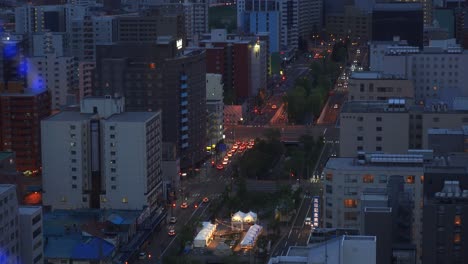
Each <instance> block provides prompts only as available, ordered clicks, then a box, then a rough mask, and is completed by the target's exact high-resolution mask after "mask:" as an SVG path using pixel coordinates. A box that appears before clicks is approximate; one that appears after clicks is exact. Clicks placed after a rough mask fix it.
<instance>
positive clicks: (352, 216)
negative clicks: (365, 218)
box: [344, 212, 358, 221]
mask: <svg viewBox="0 0 468 264" xmlns="http://www.w3.org/2000/svg"><path fill="white" fill-rule="evenodd" d="M357 218H358V212H344V220H345V221H356V220H357Z"/></svg>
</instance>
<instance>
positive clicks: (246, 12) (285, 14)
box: [237, 0, 308, 53]
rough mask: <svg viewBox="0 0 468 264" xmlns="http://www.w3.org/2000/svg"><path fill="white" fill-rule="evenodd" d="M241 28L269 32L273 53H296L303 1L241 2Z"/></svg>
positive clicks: (270, 0)
mask: <svg viewBox="0 0 468 264" xmlns="http://www.w3.org/2000/svg"><path fill="white" fill-rule="evenodd" d="M306 23H307V22H305V21H304V26H303V27H302V29H304V28H305V27H306V26H308V25H307V24H306ZM237 27H238V28H239V29H241V30H242V31H243V32H246V33H251V34H257V33H260V32H269V33H270V53H272V52H278V51H282V52H290V51H294V50H296V49H297V48H298V46H299V30H300V29H299V27H300V25H299V0H262V1H255V0H240V1H238V3H237ZM276 43H278V47H277V46H276Z"/></svg>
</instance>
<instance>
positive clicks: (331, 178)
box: [325, 173, 333, 181]
mask: <svg viewBox="0 0 468 264" xmlns="http://www.w3.org/2000/svg"><path fill="white" fill-rule="evenodd" d="M325 177H326V179H327V181H333V174H331V173H327V175H326V176H325Z"/></svg>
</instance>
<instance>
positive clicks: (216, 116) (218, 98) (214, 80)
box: [206, 73, 224, 151]
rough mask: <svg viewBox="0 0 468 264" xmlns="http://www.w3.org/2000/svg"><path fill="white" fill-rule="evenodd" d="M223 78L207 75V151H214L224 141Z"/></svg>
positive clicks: (217, 75) (212, 74) (219, 75)
mask: <svg viewBox="0 0 468 264" xmlns="http://www.w3.org/2000/svg"><path fill="white" fill-rule="evenodd" d="M222 78H223V76H222V75H221V74H214V73H207V74H206V109H207V111H208V117H207V121H208V124H207V129H208V142H207V150H209V151H211V150H214V148H215V147H216V144H217V143H219V142H220V141H221V140H223V135H224V103H223V99H224V96H223V79H222Z"/></svg>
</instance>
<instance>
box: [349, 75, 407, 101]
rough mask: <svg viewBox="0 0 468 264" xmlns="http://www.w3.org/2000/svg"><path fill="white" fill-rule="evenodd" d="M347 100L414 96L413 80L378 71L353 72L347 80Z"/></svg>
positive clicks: (383, 99) (380, 99)
mask: <svg viewBox="0 0 468 264" xmlns="http://www.w3.org/2000/svg"><path fill="white" fill-rule="evenodd" d="M348 89H349V92H348V100H349V101H372V100H378V101H387V100H388V99H390V98H408V99H411V98H414V85H413V81H411V80H408V79H404V78H399V77H395V76H391V75H384V74H382V73H379V72H353V73H352V74H351V76H350V77H349V80H348Z"/></svg>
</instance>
